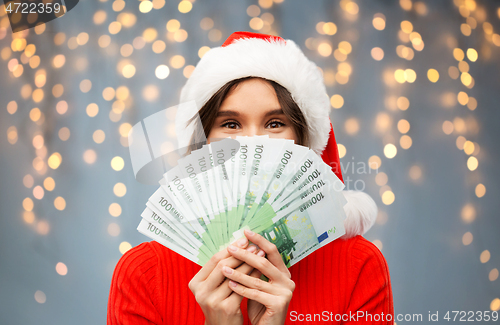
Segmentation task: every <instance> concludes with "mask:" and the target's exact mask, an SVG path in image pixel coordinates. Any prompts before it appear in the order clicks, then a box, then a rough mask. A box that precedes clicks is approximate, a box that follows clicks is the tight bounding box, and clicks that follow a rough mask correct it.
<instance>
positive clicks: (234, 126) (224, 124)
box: [221, 121, 239, 129]
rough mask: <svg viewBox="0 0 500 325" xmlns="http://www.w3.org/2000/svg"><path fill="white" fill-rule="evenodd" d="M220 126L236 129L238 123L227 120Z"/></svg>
mask: <svg viewBox="0 0 500 325" xmlns="http://www.w3.org/2000/svg"><path fill="white" fill-rule="evenodd" d="M221 127H223V128H228V129H237V128H239V125H238V123H237V122H235V121H228V122H225V123H223V124H222V125H221Z"/></svg>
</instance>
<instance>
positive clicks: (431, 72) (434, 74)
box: [427, 69, 439, 82]
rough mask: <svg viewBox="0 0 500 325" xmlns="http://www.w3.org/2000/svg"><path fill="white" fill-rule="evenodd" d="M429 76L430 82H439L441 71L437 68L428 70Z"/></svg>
mask: <svg viewBox="0 0 500 325" xmlns="http://www.w3.org/2000/svg"><path fill="white" fill-rule="evenodd" d="M427 78H429V81H430V82H437V81H438V80H439V72H437V70H436V69H429V70H427Z"/></svg>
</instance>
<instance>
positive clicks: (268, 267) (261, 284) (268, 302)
mask: <svg viewBox="0 0 500 325" xmlns="http://www.w3.org/2000/svg"><path fill="white" fill-rule="evenodd" d="M245 236H247V237H248V239H249V240H250V241H252V242H253V243H255V244H257V245H258V246H259V247H261V248H262V249H263V250H265V251H266V252H267V259H266V258H264V257H261V256H259V254H257V255H254V254H251V253H249V252H248V251H245V250H244V249H241V248H238V247H237V246H236V245H230V246H229V247H228V251H229V253H230V254H231V255H232V256H233V257H235V258H237V259H239V260H241V261H244V262H245V263H246V265H250V266H252V267H254V268H255V269H254V271H253V272H252V273H251V274H250V275H247V274H246V273H245V272H242V271H241V270H240V269H233V268H231V267H230V266H229V265H226V266H224V267H223V269H222V271H223V273H224V275H225V276H226V277H227V278H228V279H231V281H229V287H230V288H231V290H232V291H234V292H235V293H237V294H239V295H241V296H243V297H246V298H248V299H249V300H248V317H249V318H250V320H251V322H252V324H283V323H284V322H285V318H286V315H287V310H288V305H289V304H290V300H291V299H292V294H293V291H294V289H295V283H294V282H293V281H292V279H291V275H290V272H289V271H288V268H287V267H286V265H285V264H284V263H283V259H282V258H281V255H280V253H279V251H278V249H277V248H276V245H274V244H271V243H270V242H269V241H267V240H266V239H265V238H264V237H262V236H260V235H259V234H256V233H254V232H251V231H248V230H246V231H245ZM261 274H263V275H265V276H266V277H267V278H268V279H269V281H268V282H266V281H263V280H261V279H259V277H260V275H261Z"/></svg>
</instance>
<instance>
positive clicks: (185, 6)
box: [177, 0, 193, 14]
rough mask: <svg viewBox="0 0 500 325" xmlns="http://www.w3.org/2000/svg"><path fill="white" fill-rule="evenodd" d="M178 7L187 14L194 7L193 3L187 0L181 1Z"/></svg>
mask: <svg viewBox="0 0 500 325" xmlns="http://www.w3.org/2000/svg"><path fill="white" fill-rule="evenodd" d="M177 8H178V9H179V12H181V13H183V14H185V13H188V12H190V11H191V9H192V8H193V4H192V3H191V2H189V1H187V0H182V1H181V2H179V5H178V6H177Z"/></svg>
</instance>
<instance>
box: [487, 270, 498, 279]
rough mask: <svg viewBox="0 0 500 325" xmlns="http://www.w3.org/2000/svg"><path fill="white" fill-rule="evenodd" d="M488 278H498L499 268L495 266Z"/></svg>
mask: <svg viewBox="0 0 500 325" xmlns="http://www.w3.org/2000/svg"><path fill="white" fill-rule="evenodd" d="M488 279H489V280H490V281H495V280H496V279H498V269H497V268H494V269H492V270H491V271H490V273H489V274H488Z"/></svg>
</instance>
